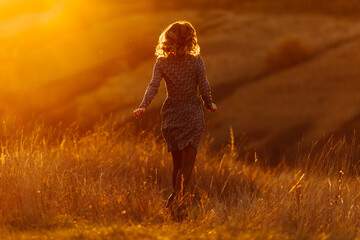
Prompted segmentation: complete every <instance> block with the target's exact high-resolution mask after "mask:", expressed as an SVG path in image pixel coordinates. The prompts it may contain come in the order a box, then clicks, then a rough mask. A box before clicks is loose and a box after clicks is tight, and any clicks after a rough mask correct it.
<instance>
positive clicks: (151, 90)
mask: <svg viewBox="0 0 360 240" xmlns="http://www.w3.org/2000/svg"><path fill="white" fill-rule="evenodd" d="M161 79H162V73H161V69H160V61H159V59H158V60H157V61H156V63H155V65H154V69H153V76H152V79H151V81H150V83H149V85H148V87H147V89H146V92H145V95H144V98H143V100H142V102H141V104H140V106H139V107H144V108H147V107H148V106H149V105H150V103H151V101H152V100H153V98H154V97H155V96H156V94H157V93H158V90H159V86H160V82H161Z"/></svg>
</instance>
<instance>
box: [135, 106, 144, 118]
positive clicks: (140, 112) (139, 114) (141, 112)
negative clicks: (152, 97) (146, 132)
mask: <svg viewBox="0 0 360 240" xmlns="http://www.w3.org/2000/svg"><path fill="white" fill-rule="evenodd" d="M145 110H146V109H145V108H144V107H141V108H138V109H135V110H134V112H133V114H134V117H135V118H136V119H138V118H139V117H141V115H143V114H144V112H145Z"/></svg>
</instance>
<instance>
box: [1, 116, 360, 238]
mask: <svg viewBox="0 0 360 240" xmlns="http://www.w3.org/2000/svg"><path fill="white" fill-rule="evenodd" d="M1 132H2V138H1V155H0V229H6V231H8V232H13V231H15V232H16V231H24V230H33V231H37V230H41V229H47V230H51V229H56V231H59V229H65V230H64V231H66V229H69V228H72V227H73V228H76V227H77V226H78V225H77V224H79V222H83V223H88V224H103V225H105V226H106V225H109V226H111V224H118V225H119V226H137V225H139V224H141V225H147V226H149V227H148V228H149V229H152V228H151V226H160V225H167V226H171V225H172V224H177V223H174V222H172V220H171V217H170V216H169V213H168V212H167V211H166V209H165V208H164V206H165V201H166V198H167V196H168V195H169V194H170V193H171V191H172V189H171V177H170V176H171V168H172V161H171V155H170V154H169V153H167V151H166V145H165V144H164V142H163V140H162V137H161V136H158V135H155V134H154V133H153V132H155V131H152V130H151V129H150V130H147V131H140V130H138V129H137V128H136V127H135V126H134V125H133V124H131V123H129V124H128V125H126V126H122V127H118V126H117V124H116V123H115V122H112V121H105V122H103V123H99V124H97V125H96V126H95V127H94V128H93V129H92V130H90V131H88V132H86V133H81V132H80V131H79V130H78V127H77V126H76V125H72V126H70V127H68V128H66V129H65V130H64V128H62V127H60V126H58V127H54V128H48V127H47V128H45V127H44V126H43V125H42V124H41V123H36V122H33V123H29V124H27V125H26V126H23V127H21V128H17V129H16V128H14V127H12V126H11V125H9V124H7V122H4V123H3V125H2V127H1ZM211 141H212V139H211V137H209V136H204V137H203V139H202V143H201V147H200V149H199V152H198V157H197V160H196V164H195V169H194V172H193V176H192V180H191V186H190V189H189V192H190V194H189V196H188V199H187V201H188V207H187V210H186V211H187V212H188V219H187V220H185V221H184V222H183V224H186V226H187V227H186V230H184V229H182V230H181V231H185V233H186V234H190V233H191V231H193V230H192V229H199V228H201V229H204V231H207V232H208V233H209V232H211V231H212V230H214V229H215V230H216V232H217V234H213V235H211V236H213V237H217V238H219V237H221V236H224V237H225V236H228V237H229V238H230V237H232V236H235V237H236V236H238V235H239V234H240V233H241V232H254V231H259V230H260V231H262V232H265V233H266V232H269V233H270V232H272V233H274V234H275V233H276V234H283V235H282V236H287V238H297V239H300V236H330V235H334V236H338V237H340V238H341V239H342V238H344V239H348V238H349V237H351V236H352V237H354V236H355V235H356V232H357V231H358V230H359V223H360V220H359V219H360V205H359V201H360V194H359V192H360V184H359V180H360V179H359V175H358V172H357V170H358V167H359V164H358V163H357V161H358V159H359V156H360V155H359V145H358V143H357V141H356V139H355V138H354V139H353V140H352V141H350V142H348V141H347V140H346V139H341V140H339V141H335V140H333V139H332V138H330V139H329V141H327V142H325V143H324V144H322V145H320V144H319V143H316V144H314V145H313V147H312V148H310V149H307V148H304V149H303V147H302V146H301V145H299V151H298V152H297V153H294V156H295V157H294V159H287V161H289V160H293V161H292V163H293V164H292V166H290V165H289V164H286V161H283V163H282V164H280V165H279V166H278V167H275V168H274V167H268V166H266V165H265V164H263V160H262V159H259V158H258V157H257V154H256V153H255V154H253V153H249V152H245V153H244V152H243V150H241V149H240V148H241V147H242V146H237V144H236V139H235V140H234V138H233V134H232V131H231V134H230V139H229V143H228V144H227V145H226V146H224V148H223V149H222V150H221V151H219V152H217V153H214V152H212V151H211V149H209V146H210V143H211ZM250 156H252V157H250ZM110 228H111V227H110ZM77 231H79V230H77ZM103 231H105V230H103ZM106 231H107V232H108V231H110V230H109V229H107V230H106ZM112 231H113V234H115V235H114V236H116V234H117V233H118V232H117V231H115V230H114V229H113V230H112ZM133 231H135V230H133ZM229 231H230V233H231V234H230V235H229ZM100 232H101V231H100ZM159 233H163V232H159ZM89 234H90V233H89ZM119 234H120V233H119ZM343 234H345V235H343ZM140 235H141V234H140ZM65 236H67V235H65ZM201 236H203V235H198V237H199V238H200V237H201ZM206 236H207V237H209V236H210V235H204V236H203V237H206ZM251 236H252V235H251ZM254 236H257V235H256V234H254ZM139 238H141V237H139ZM260 238H261V237H260ZM244 239H245V238H244ZM246 239H252V238H246ZM279 239H282V238H281V237H280V238H279ZM324 239H327V238H324Z"/></svg>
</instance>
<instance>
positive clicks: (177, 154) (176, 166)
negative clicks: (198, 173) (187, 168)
mask: <svg viewBox="0 0 360 240" xmlns="http://www.w3.org/2000/svg"><path fill="white" fill-rule="evenodd" d="M171 154H172V158H173V172H172V184H173V188H174V191H175V186H176V178H177V175H178V172H179V170H180V169H181V166H182V151H179V150H178V151H173V152H171Z"/></svg>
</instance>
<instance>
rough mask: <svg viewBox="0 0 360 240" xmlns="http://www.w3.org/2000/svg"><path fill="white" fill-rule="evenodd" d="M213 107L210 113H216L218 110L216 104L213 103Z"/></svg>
mask: <svg viewBox="0 0 360 240" xmlns="http://www.w3.org/2000/svg"><path fill="white" fill-rule="evenodd" d="M211 107H212V109H209V111H210V112H215V111H216V110H217V106H216V104H215V103H212V105H211Z"/></svg>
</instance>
